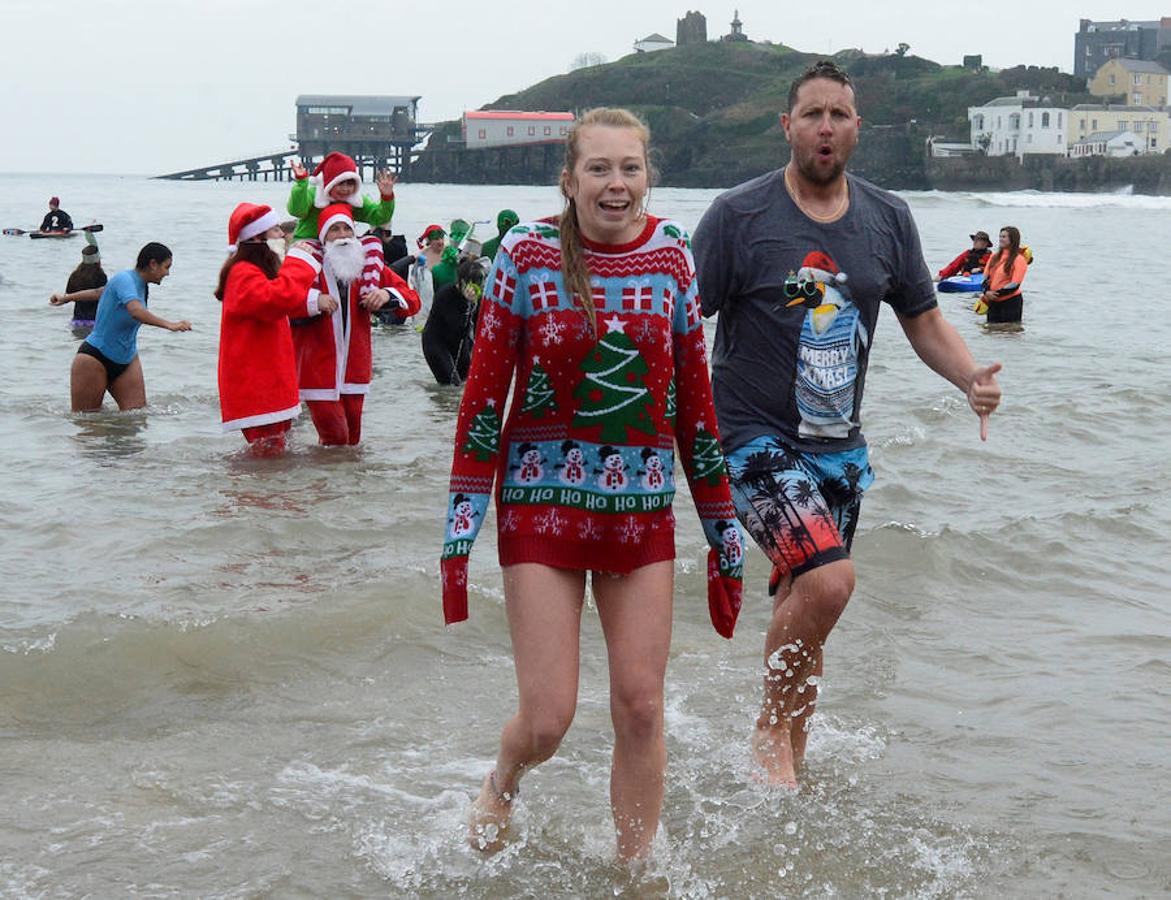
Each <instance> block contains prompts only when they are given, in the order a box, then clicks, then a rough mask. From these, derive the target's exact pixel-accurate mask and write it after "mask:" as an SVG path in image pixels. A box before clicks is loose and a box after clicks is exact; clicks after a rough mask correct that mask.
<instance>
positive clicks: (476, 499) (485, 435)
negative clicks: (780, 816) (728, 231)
mask: <svg viewBox="0 0 1171 900" xmlns="http://www.w3.org/2000/svg"><path fill="white" fill-rule="evenodd" d="M584 249H585V259H586V263H587V266H588V268H589V271H590V276H591V284H592V298H591V299H592V301H593V304H594V308H595V310H596V323H597V327H596V331H595V330H594V329H592V328H591V327H590V323H589V320H588V318H587V316H586V314H585V312H584V310H583V309H582V308H581V305H580V303H578V301H577V298H575V297H573V296H571V294H570V293H569V292H568V291H567V290H566V288H565V284H564V280H563V279H562V276H561V252H560V243H559V232H558V230H557V228H556V226H555V224H553V223H549V222H542V223H532V224H528V225H521V226H518V227H516V228H514V229H513V230H512V231H510V232H509V233H508V234H507V235H506V236H505V237H504V239H503V240H502V241H501V245H500V249H499V250H498V251H497V254H496V257H495V261H494V263H493V267H492V271H491V272H490V273H489V275H488V277H487V279H486V281H485V285H484V298H483V301H482V303H483V304H484V306H483V309H482V311H481V315H480V320H479V325H478V332H477V338H476V349H475V352H474V354H473V357H472V366H471V370H470V372H469V374H468V380H467V385H466V388H465V392H464V397H463V402H462V403H461V406H460V415H459V421H458V424H457V428H456V438H455V455H454V460H453V463H452V475H451V493H450V496H449V500H448V511H447V522H446V530H445V541H444V549H443V563H442V568H443V592H444V613H445V618H446V620H447V621H448V622H449V623H450V622H455V621H459V620H461V619H464V618H466V617H467V585H468V577H467V565H468V554H469V553H470V550H471V546H472V543H473V542H474V540H475V538H476V535H477V534H478V531H479V528H480V527H481V526H482V524H483V520H484V514H485V512H486V510H487V507H488V499H489V497H490V495H491V493H492V491H493V486H495V492H496V498H497V511H496V524H497V536H498V548H499V556H500V563H501V564H502V565H513V564H516V563H520V562H535V563H541V564H544V565H549V566H554V567H558V568H569V569H591V570H601V571H608V572H617V573H622V572H629V571H632V570H633V569H636V568H639V567H641V566H643V565H648V564H650V563H652V562H659V561H661V560H669V559H673V558H674V555H675V544H674V514H673V512H672V502H673V500H674V497H675V471H676V467H675V448H676V446H677V447H678V448H679V452H680V454H681V462H682V469H683V471H684V472H685V473H686V476H687V478H688V483H689V486H690V489H691V494H692V497H693V500H694V502H695V505H696V508H697V511H698V512H699V515H700V519H701V521H702V523H703V526H704V533H705V535H706V537H707V540H708V543H709V545H710V547H711V550H710V552H709V560H708V563H709V565H708V585H709V590H708V599H709V611H710V614H711V617H712V621H713V623H714V624H715V626H716V628H717V630H719V631H720V633H721V634H725V635H731V632H732V628H733V626H734V623H735V619H736V614H737V612H738V610H739V604H740V578H741V565H742V563H741V555H742V549H741V548H742V546H743V541H742V539H741V537H740V536H739V533H738V529H739V525H738V524H737V523H736V516H735V509H734V507H733V505H732V500H731V495H730V493H729V488H728V480H727V472H726V467H725V465H724V459H723V455H722V454H721V452H720V448H719V442H718V434H716V432H715V421H716V417H715V411H714V409H713V407H712V400H711V384H710V379H709V374H708V368H707V354H706V347H705V344H704V335H703V328H702V321H701V319H700V314H699V308H700V307H699V297H698V289H697V284H696V278H695V267H694V263H693V261H692V258H691V252H690V244H689V242H688V239H687V237H686V233H685V232H684V231H683V230H682V229H681V228H680V227H679V226H678V225H676V224H673V223H670V222H661V221H659V220H656V219H654V218H649V217H648V220H647V223H646V227H645V228H644V229H643V231H642V233H641V234H640V235H639V237H638V238H637V239H636V240H635V241H633V242H632V243H630V244H627V245H623V246H621V247H612V246H604V245H594V244H590V243H588V242H587V243H586V245H585V248H584ZM514 374H515V381H516V383H515V388H514V391H513V397H512V401H511V403H510V404H509V405H508V409H509V412H508V415H507V418H506V420H505V421H503V422H502V416H501V413H502V412H503V411H504V409H505V406H506V400H507V397H508V392H509V387H510V386H511V384H512V382H513V376H514Z"/></svg>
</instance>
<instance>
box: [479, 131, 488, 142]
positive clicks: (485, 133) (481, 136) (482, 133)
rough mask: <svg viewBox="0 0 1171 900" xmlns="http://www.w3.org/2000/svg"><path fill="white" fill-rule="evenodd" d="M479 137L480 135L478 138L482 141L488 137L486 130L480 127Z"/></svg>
mask: <svg viewBox="0 0 1171 900" xmlns="http://www.w3.org/2000/svg"><path fill="white" fill-rule="evenodd" d="M479 137H480V140H482V141H484V140H487V139H488V131H487V130H486V129H484V128H481V129H480V131H479Z"/></svg>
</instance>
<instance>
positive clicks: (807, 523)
mask: <svg viewBox="0 0 1171 900" xmlns="http://www.w3.org/2000/svg"><path fill="white" fill-rule="evenodd" d="M788 107H789V108H788V112H786V113H784V114H782V115H781V126H782V128H783V129H784V131H785V137H786V139H787V140H788V141H789V144H790V145H791V148H792V159H791V161H790V163H789V164H788V165H786V166H785V167H784V168H783V169H781V170H779V171H776V172H772V173H770V174H768V175H764V176H762V177H760V178H757V179H754V180H752V181H749V182H747V183H745V184H742V185H740V186H739V187H737V188H734V189H732V190H730V191H728V192H727V193H725V194H721V195H720V196H719V197H717V198H716V200H715V202H714V203H713V204H712V206H711V208H710V209H709V210H708V211H707V213H706V214H705V215H704V217H703V219H702V221H701V222H700V223H699V227H698V228H697V229H696V231H695V235H694V248H695V260H696V267H697V270H698V275H699V291H700V296H701V297H702V301H703V311H704V314H705V315H712V314H714V313H717V312H718V313H719V314H720V318H719V324H718V326H717V329H716V343H715V353H714V357H713V363H712V370H713V383H714V396H715V403H716V412H717V415H718V417H719V427H720V436H721V441H722V442H723V446H724V451H725V454H726V456H727V460H728V468H729V472H730V474H731V478H732V495H733V498H734V499H735V501H736V506H737V511H738V513H739V516H740V519H741V520H742V521H743V523H744V525H745V527H746V528H747V529H748V531H749V533H750V534H751V535H752V537H753V539H754V540H755V541H756V543H757V545H758V546H759V547H760V548H761V549H762V550H763V551H764V552H765V554H766V555H768V557H769V559H771V560H772V562H773V575H772V578H770V580H769V590H770V592H771V593H774V595H775V597H774V602H773V613H772V621H771V622H770V625H769V629H768V634H767V636H766V638H765V653H764V655H765V679H764V701H763V705H762V709H761V714H760V717H759V718H758V719H757V724H756V732H755V734H754V735H753V741H752V749H753V755H754V757H755V759H756V761H757V762H758V763H759V764H760V765H761V766H762V767H763V768H764V770H765V773H766V776H767V778H768V781H769V782H770V783H773V784H780V785H787V786H796V784H797V780H796V771H797V768H798V767H799V766H800V763H801V761H802V758H803V757H804V753H805V742H806V738H807V736H808V727H809V722H810V717H811V716H812V713H813V708H814V704H815V702H816V697H817V682H818V679H819V678H820V676H821V673H822V647H823V645H824V643H825V640H826V638H827V637H828V636H829V633H830V630H831V629H832V628H833V626H834V624H835V623H836V622H837V620H838V617H839V616H840V615H841V613H842V610H843V609H845V606H846V603H847V601H848V600H849V599H850V594H851V593H852V592H853V589H854V566H853V563H852V562H851V561H850V543H851V540H852V539H853V534H854V527H855V525H856V523H857V519H858V512H859V509H860V507H861V501H862V492H863V491H864V490H865V489H866V488H867V487H868V486H869V485H870V483H871V482H872V481H873V480H874V475H873V473H872V472H871V470H870V464H869V461H868V458H867V453H866V441H865V439H864V438H863V437H862V433H861V427H860V424H861V418H860V410H861V406H862V392H863V388H864V386H865V382H866V366H867V362H868V360H869V355H870V347H871V344H872V342H873V339H874V327H875V324H876V323H877V321H878V311H879V307H880V306H881V304H882V303H883V302H886V303H888V304H890V305H891V306H892V307H893V308H894V310H895V313H896V314H897V316H898V319H899V323H900V324H901V325H902V327H903V331H904V332H905V333H906V335H907V339H908V340H909V341H910V342H911V346H913V347H914V348H915V352H916V353H918V355H919V357H920V358H921V359H922V360H923V361H924V362H925V363H927V365H928V366H930V367H931V368H932V369H933V370H935V371H936V372H938V373H939V374H940V375H942V376H943V377H944V378H946V379H947V380H948V381H950V382H951V383H952V384H954V385H955V386H956V387H958V388H959V389H960V390H962V391H964V392H965V393H966V394H967V397H968V403H969V405H970V406H971V408H972V410H973V411H974V412H975V413H976V414H977V415H978V416H979V417H980V436H981V438H982V439H986V438H987V429H988V416H989V415H990V414H991V413H992V412H993V411H995V409H996V407H997V406H998V405H999V403H1000V387H999V385H998V384H997V382H996V373H997V372H998V371H999V370H1000V365H999V364H994V365H991V366H987V367H980V366H977V365H976V363H975V361H974V360H973V359H972V355H971V353H969V351H968V348H967V346H966V345H965V344H964V341H963V338H961V337H960V335H959V334H958V332H956V330H955V329H954V328H953V327H952V326H951V325H950V324H949V323H948V322H947V320H946V319H944V318H943V315H942V314H941V313H940V311H939V308H938V306H937V305H936V301H935V289H934V285H933V283H932V280H931V274H930V273H929V272H928V270H927V266H926V263H924V261H923V253H922V250H921V248H920V244H919V234H918V231H917V230H916V228H915V223H914V221H913V220H912V218H911V213H910V210H909V209H908V208H907V205H906V203H904V202H903V201H902V200H900V199H899V198H898V197H895V196H894V195H893V194H890V193H888V192H886V191H883V190H880V189H879V188H877V187H875V186H874V185H872V184H870V183H868V182H866V181H864V180H862V179H860V178H856V177H854V176H852V175H847V174H846V172H845V167H846V163H847V161H848V160H849V158H850V154H851V153H852V152H853V150H854V147H855V146H856V145H857V142H858V129H859V126H860V124H861V119H860V118H859V116H858V113H857V110H856V107H855V102H854V90H853V87H852V85H851V84H850V80H849V77H848V76H847V75H846V73H845V72H843V71H842V70H841V69H839V68H838V67H837V66H836V65H835V64H833V63H829V62H819V63H817V64H816V65H814V66H813V67H811V68H810V69H808V70H807V71H806V72H805V73H804V74H802V75H801V76H800V77H799V78H798V79H797V80H796V81H795V82H794V83H793V86H792V88H791V90H790V92H789V104H788Z"/></svg>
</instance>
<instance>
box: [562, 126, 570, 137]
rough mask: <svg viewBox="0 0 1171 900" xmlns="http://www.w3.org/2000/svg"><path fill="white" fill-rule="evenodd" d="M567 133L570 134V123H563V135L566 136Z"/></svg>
mask: <svg viewBox="0 0 1171 900" xmlns="http://www.w3.org/2000/svg"><path fill="white" fill-rule="evenodd" d="M567 134H569V126H568V125H562V126H561V136H562V137H564V136H565V135H567Z"/></svg>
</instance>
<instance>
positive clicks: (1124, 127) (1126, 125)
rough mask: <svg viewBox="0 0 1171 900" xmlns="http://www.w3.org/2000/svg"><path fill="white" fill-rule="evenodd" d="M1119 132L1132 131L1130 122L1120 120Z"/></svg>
mask: <svg viewBox="0 0 1171 900" xmlns="http://www.w3.org/2000/svg"><path fill="white" fill-rule="evenodd" d="M1118 130H1119V131H1130V122H1129V121H1128V120H1126V119H1119V120H1118Z"/></svg>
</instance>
